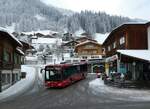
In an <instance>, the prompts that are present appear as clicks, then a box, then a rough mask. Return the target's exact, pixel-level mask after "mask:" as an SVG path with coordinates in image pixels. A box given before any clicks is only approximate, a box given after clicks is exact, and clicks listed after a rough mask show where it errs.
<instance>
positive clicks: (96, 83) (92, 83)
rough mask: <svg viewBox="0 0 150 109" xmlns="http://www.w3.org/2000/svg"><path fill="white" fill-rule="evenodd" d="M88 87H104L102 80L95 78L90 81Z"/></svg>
mask: <svg viewBox="0 0 150 109" xmlns="http://www.w3.org/2000/svg"><path fill="white" fill-rule="evenodd" d="M89 85H90V86H93V87H95V86H104V81H103V80H102V79H99V78H97V79H95V80H93V81H91V82H90V83H89Z"/></svg>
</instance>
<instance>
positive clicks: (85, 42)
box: [76, 40, 100, 47]
mask: <svg viewBox="0 0 150 109" xmlns="http://www.w3.org/2000/svg"><path fill="white" fill-rule="evenodd" d="M87 43H94V44H98V45H100V44H99V43H97V42H94V41H89V40H87V41H84V42H81V43H79V44H77V45H76V47H78V46H81V45H84V44H87Z"/></svg>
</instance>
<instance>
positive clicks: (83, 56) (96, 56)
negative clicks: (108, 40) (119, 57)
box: [75, 40, 103, 73]
mask: <svg viewBox="0 0 150 109" xmlns="http://www.w3.org/2000/svg"><path fill="white" fill-rule="evenodd" d="M75 53H76V56H77V57H78V58H79V59H80V60H83V61H84V60H85V61H88V62H89V64H90V66H89V68H91V72H92V73H93V72H94V73H95V72H100V71H99V70H100V69H99V68H97V67H99V66H100V65H101V64H102V63H101V59H102V55H103V52H102V45H100V44H99V43H97V42H95V41H89V40H88V41H85V42H82V43H79V44H77V45H76V46H75ZM95 67H96V68H97V69H98V70H97V71H96V69H95Z"/></svg>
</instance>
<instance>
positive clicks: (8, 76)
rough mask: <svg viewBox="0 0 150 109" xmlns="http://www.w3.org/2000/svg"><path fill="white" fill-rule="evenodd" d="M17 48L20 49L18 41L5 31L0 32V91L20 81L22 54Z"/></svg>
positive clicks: (20, 45)
mask: <svg viewBox="0 0 150 109" xmlns="http://www.w3.org/2000/svg"><path fill="white" fill-rule="evenodd" d="M19 47H22V44H21V42H20V41H18V40H17V39H16V38H15V37H14V36H13V35H12V34H9V33H8V32H7V31H4V30H0V76H1V83H0V84H1V85H0V88H1V90H3V89H5V88H7V87H9V86H10V85H12V84H14V83H15V82H16V81H18V80H20V75H21V56H22V55H23V52H22V51H21V50H20V49H19Z"/></svg>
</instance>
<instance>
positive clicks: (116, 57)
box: [106, 55, 118, 62]
mask: <svg viewBox="0 0 150 109" xmlns="http://www.w3.org/2000/svg"><path fill="white" fill-rule="evenodd" d="M117 59H118V55H113V56H111V57H108V58H106V62H111V61H115V60H117Z"/></svg>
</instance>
